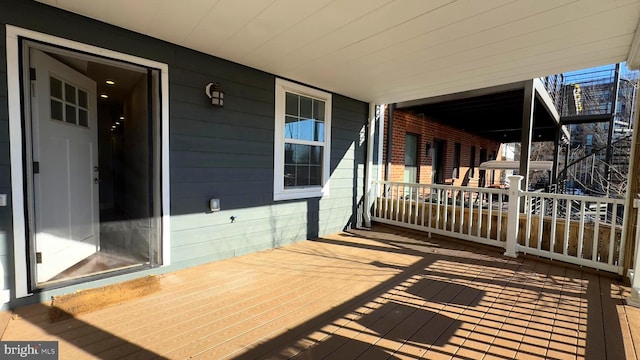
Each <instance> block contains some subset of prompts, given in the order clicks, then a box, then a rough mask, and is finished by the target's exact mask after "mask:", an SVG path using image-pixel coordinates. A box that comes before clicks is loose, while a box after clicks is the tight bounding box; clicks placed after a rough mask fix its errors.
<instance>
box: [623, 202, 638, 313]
mask: <svg viewBox="0 0 640 360" xmlns="http://www.w3.org/2000/svg"><path fill="white" fill-rule="evenodd" d="M633 205H634V207H635V208H638V207H640V199H633ZM629 221H631V219H629ZM638 226H640V209H638V216H637V219H636V223H635V227H636V237H635V257H634V258H633V278H632V279H631V295H629V297H627V299H626V300H627V304H628V305H632V306H635V307H640V246H639V245H640V231H638V230H639V229H638Z"/></svg>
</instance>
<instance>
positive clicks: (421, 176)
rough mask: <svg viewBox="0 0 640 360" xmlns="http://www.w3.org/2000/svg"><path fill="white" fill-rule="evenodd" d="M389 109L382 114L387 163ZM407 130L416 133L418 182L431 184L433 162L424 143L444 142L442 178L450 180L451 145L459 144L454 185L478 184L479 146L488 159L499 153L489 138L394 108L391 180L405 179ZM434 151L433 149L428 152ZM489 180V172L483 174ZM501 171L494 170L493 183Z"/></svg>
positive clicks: (452, 157) (496, 146)
mask: <svg viewBox="0 0 640 360" xmlns="http://www.w3.org/2000/svg"><path fill="white" fill-rule="evenodd" d="M388 118H389V111H388V108H387V112H386V114H385V122H384V125H385V128H384V141H383V146H384V151H383V159H384V164H385V166H386V163H387V159H386V154H387V131H388V121H387V120H388ZM407 133H412V134H416V135H418V181H417V182H418V183H421V184H430V183H431V182H432V181H431V179H432V163H433V157H432V156H431V155H430V154H427V144H428V143H429V144H430V146H431V148H432V149H433V147H434V139H441V140H444V141H445V149H444V152H445V156H444V166H443V171H444V178H445V179H451V178H452V176H453V163H454V148H455V145H454V144H455V143H460V145H461V152H460V172H459V175H458V177H457V178H456V179H453V185H456V186H477V185H478V179H479V175H480V174H479V171H478V169H477V166H478V165H479V163H480V149H486V150H487V159H486V160H488V159H489V157H490V155H491V154H492V153H495V154H496V155H497V156H500V152H499V148H500V143H499V142H497V141H494V140H491V139H487V138H484V137H481V136H477V135H474V134H472V133H469V132H466V131H463V130H460V129H457V128H455V127H451V126H448V125H445V124H441V123H437V122H435V121H432V120H430V119H428V118H424V117H422V116H418V115H415V114H412V113H410V112H408V111H404V110H402V109H394V112H393V140H392V142H393V148H392V155H391V174H390V180H391V181H398V182H402V181H404V160H405V136H406V134H407ZM471 146H475V148H476V150H475V159H474V163H475V167H476V169H475V171H474V174H473V176H471V171H469V170H470V166H469V165H470V153H471ZM431 154H433V150H432V151H431ZM486 176H487V179H490V178H491V177H490V174H489V173H487V174H486ZM499 177H500V174H499V172H498V171H496V172H495V175H494V178H495V181H494V182H496V183H497V182H499Z"/></svg>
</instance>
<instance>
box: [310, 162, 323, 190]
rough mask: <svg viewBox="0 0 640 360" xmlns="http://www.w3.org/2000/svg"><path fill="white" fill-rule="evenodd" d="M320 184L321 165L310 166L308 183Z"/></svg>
mask: <svg viewBox="0 0 640 360" xmlns="http://www.w3.org/2000/svg"><path fill="white" fill-rule="evenodd" d="M321 184H322V167H321V166H310V167H309V185H314V186H315V185H321Z"/></svg>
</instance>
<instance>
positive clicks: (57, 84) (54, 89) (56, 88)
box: [49, 77, 62, 99]
mask: <svg viewBox="0 0 640 360" xmlns="http://www.w3.org/2000/svg"><path fill="white" fill-rule="evenodd" d="M49 87H50V89H51V96H52V97H55V98H58V99H62V81H60V80H58V79H56V78H54V77H49Z"/></svg>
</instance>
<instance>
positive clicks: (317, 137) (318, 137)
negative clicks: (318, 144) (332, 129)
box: [313, 120, 324, 141]
mask: <svg viewBox="0 0 640 360" xmlns="http://www.w3.org/2000/svg"><path fill="white" fill-rule="evenodd" d="M313 140H314V141H324V122H323V121H317V120H316V122H315V129H314V130H313Z"/></svg>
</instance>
